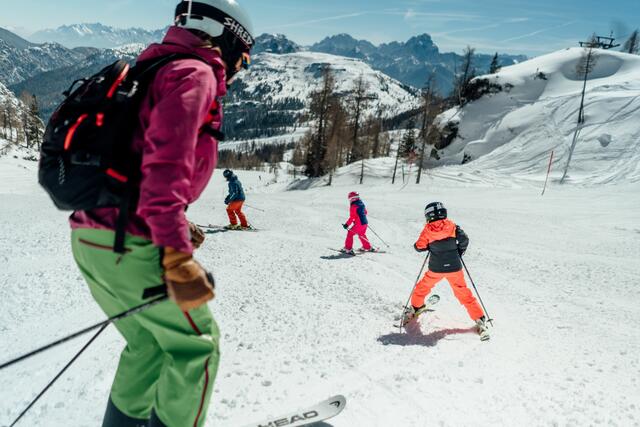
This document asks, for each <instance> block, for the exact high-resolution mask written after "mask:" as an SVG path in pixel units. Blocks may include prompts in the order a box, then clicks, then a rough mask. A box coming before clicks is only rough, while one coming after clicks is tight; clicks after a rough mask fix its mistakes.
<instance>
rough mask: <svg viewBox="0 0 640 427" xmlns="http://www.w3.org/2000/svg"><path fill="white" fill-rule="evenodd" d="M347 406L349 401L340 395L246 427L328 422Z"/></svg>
mask: <svg viewBox="0 0 640 427" xmlns="http://www.w3.org/2000/svg"><path fill="white" fill-rule="evenodd" d="M346 405H347V399H346V398H345V397H344V396H343V395H341V394H338V395H336V396H333V397H330V398H329V399H327V400H325V401H322V402H320V403H317V404H315V405H312V406H309V407H307V408H304V409H300V410H298V411H296V412H292V413H290V414H286V415H281V416H278V417H273V418H269V419H266V420H264V421H261V422H257V423H252V424H247V425H246V426H245V427H275V426H287V427H301V426H306V425H309V424H314V423H318V422H321V421H325V420H328V419H329V418H333V417H335V416H336V415H338V414H339V413H340V412H342V410H343V409H344V407H345V406H346Z"/></svg>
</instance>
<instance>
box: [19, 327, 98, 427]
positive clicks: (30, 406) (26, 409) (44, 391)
mask: <svg viewBox="0 0 640 427" xmlns="http://www.w3.org/2000/svg"><path fill="white" fill-rule="evenodd" d="M107 326H109V324H108V323H105V324H103V325H102V327H101V328H100V329H99V330H98V332H96V334H95V335H94V336H92V337H91V339H90V340H89V342H87V343H86V344H85V345H84V347H82V348H81V349H80V351H79V352H77V353H76V355H75V356H73V358H72V359H71V360H70V361H69V363H67V364H66V365H65V366H64V368H62V370H61V371H60V372H58V374H57V375H56V376H55V377H54V378H53V379H52V380H51V381H50V382H49V384H47V386H46V387H45V388H44V389H42V391H41V392H40V393H39V394H38V395H37V396H36V397H35V399H33V400H32V401H31V403H29V406H27V407H26V408H25V409H24V410H23V411H22V412H21V413H20V415H18V417H17V418H16V419H15V420H14V421H13V422H12V423H11V424H10V425H9V427H13V426H15V425H16V424H17V423H18V421H20V419H21V418H22V417H23V416H24V414H26V413H27V412H29V409H31V408H32V407H33V405H35V404H36V402H37V401H38V400H40V398H41V397H42V396H43V395H44V394H45V393H46V392H47V390H49V388H51V386H52V385H53V384H54V383H55V382H56V381H58V379H59V378H60V377H61V376H62V374H64V373H65V371H66V370H67V369H68V368H69V367H70V366H71V365H72V364H73V362H75V361H76V360H77V359H78V357H80V355H81V354H82V353H84V351H85V350H86V349H87V348H88V347H89V346H90V345H91V344H92V343H93V341H95V339H96V338H98V336H99V335H100V334H101V333H102V331H104V330H105V329H107Z"/></svg>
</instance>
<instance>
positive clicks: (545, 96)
mask: <svg viewBox="0 0 640 427" xmlns="http://www.w3.org/2000/svg"><path fill="white" fill-rule="evenodd" d="M596 52H597V57H598V59H597V64H596V66H595V69H594V71H593V72H592V73H591V75H590V78H589V81H588V82H587V94H586V100H585V114H586V123H585V124H584V126H583V129H582V131H581V133H580V136H579V139H578V143H577V146H576V149H575V152H574V155H573V159H572V162H571V167H570V170H569V175H570V180H571V181H573V182H576V183H585V184H594V183H617V182H629V181H634V182H635V181H638V180H640V127H639V126H638V123H640V57H638V56H636V55H628V54H624V53H618V52H612V51H604V50H596ZM583 54H584V50H583V49H579V48H571V49H567V50H563V51H559V52H555V53H552V54H549V55H544V56H541V57H538V58H535V59H532V60H529V61H527V62H524V63H521V64H517V65H513V66H510V67H505V68H503V69H502V70H501V71H500V72H498V73H497V74H494V75H488V76H482V77H479V78H478V79H486V80H487V81H488V82H490V83H492V84H496V85H500V86H502V91H501V92H500V93H497V94H493V95H484V96H483V97H482V98H480V99H479V100H477V101H474V102H471V103H469V104H467V105H466V106H465V107H464V108H462V109H461V110H457V109H455V110H450V111H448V112H446V113H444V114H443V115H441V116H440V118H439V121H440V126H441V127H445V126H446V125H447V124H449V125H450V126H451V127H457V128H458V137H457V138H456V139H455V140H454V141H453V143H452V144H451V145H450V146H449V147H447V148H446V149H444V150H442V151H440V152H439V153H438V154H439V156H440V158H441V160H440V161H432V164H433V165H435V164H460V163H461V162H462V161H463V160H464V159H465V156H466V158H467V159H466V160H473V163H472V167H473V168H475V169H477V170H485V171H486V170H493V171H499V172H502V173H506V174H510V175H512V176H519V175H531V174H535V175H537V176H538V177H541V179H543V178H544V172H546V168H547V164H548V160H549V157H550V153H551V151H555V157H554V158H555V160H554V164H553V170H554V172H555V174H558V175H559V174H561V171H562V170H564V167H565V165H566V163H567V158H568V153H569V148H570V146H571V143H572V139H573V135H574V132H575V130H576V126H577V122H578V111H579V108H580V95H581V90H582V85H583V82H582V78H581V77H580V76H579V75H577V73H576V67H577V65H578V64H579V62H580V60H581V58H582V56H583Z"/></svg>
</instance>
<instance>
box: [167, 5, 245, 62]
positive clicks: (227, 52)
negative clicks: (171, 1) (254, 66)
mask: <svg viewBox="0 0 640 427" xmlns="http://www.w3.org/2000/svg"><path fill="white" fill-rule="evenodd" d="M175 25H176V26H177V27H181V28H186V29H191V30H199V31H202V32H204V33H205V34H207V35H209V36H210V37H211V38H212V39H213V40H214V41H215V42H216V44H217V45H218V46H220V48H221V50H222V53H223V55H222V59H223V60H225V62H226V63H227V67H228V68H229V70H230V71H233V70H232V67H234V66H235V64H236V63H237V62H238V60H239V59H241V58H243V54H246V55H247V57H248V54H249V53H250V51H251V49H252V48H253V45H254V43H255V40H254V35H253V34H254V32H253V24H252V23H251V19H250V18H249V15H248V14H247V12H246V11H245V10H244V8H243V7H242V6H240V5H239V4H238V2H237V1H236V0H198V1H193V0H184V1H181V2H180V3H179V4H178V6H177V7H176V13H175ZM248 65H249V64H245V63H244V61H243V66H244V67H245V68H246V67H248Z"/></svg>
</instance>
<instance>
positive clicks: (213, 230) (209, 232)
mask: <svg viewBox="0 0 640 427" xmlns="http://www.w3.org/2000/svg"><path fill="white" fill-rule="evenodd" d="M229 231H231V230H226V229H224V228H221V229H217V228H216V229H212V230H211V229H210V230H205V231H204V234H218V233H227V232H229Z"/></svg>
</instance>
